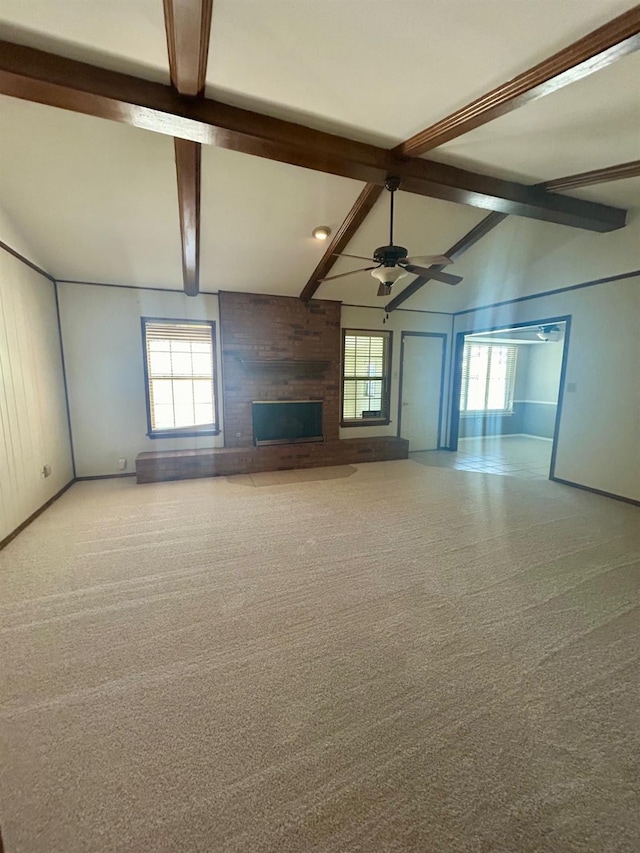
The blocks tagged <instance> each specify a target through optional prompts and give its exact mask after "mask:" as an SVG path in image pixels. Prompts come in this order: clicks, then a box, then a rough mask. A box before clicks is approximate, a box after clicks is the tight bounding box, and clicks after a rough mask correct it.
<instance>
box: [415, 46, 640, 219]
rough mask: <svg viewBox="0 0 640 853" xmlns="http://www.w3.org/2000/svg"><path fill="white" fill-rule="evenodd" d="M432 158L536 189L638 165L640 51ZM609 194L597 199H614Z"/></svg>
mask: <svg viewBox="0 0 640 853" xmlns="http://www.w3.org/2000/svg"><path fill="white" fill-rule="evenodd" d="M425 156H427V157H430V158H431V159H433V160H439V161H441V162H447V163H452V164H455V165H458V166H459V165H462V166H465V167H467V168H470V169H475V170H476V171H481V172H486V173H488V174H495V175H499V176H500V177H505V176H509V177H513V178H514V179H515V180H522V181H525V182H531V183H534V182H537V181H540V182H542V181H548V180H552V179H553V178H559V177H562V176H565V175H572V174H574V175H575V174H577V173H579V172H587V171H590V170H591V169H599V168H604V167H606V166H613V165H615V164H616V163H627V162H629V161H631V160H637V159H638V158H639V157H640V52H637V53H633V54H631V55H629V56H625V57H624V58H623V59H621V60H619V61H618V62H616V63H615V64H614V65H610V66H609V67H608V68H605V69H603V70H602V71H599V72H598V73H597V74H592V75H591V76H590V77H585V78H583V79H582V80H578V82H577V83H573V84H572V85H571V86H566V87H565V88H564V89H559V90H558V91H557V92H554V93H553V94H551V95H547V96H546V97H545V98H539V99H538V100H537V101H534V102H533V103H531V104H529V105H528V106H527V107H525V108H523V109H520V110H514V111H513V112H511V113H508V114H507V115H505V116H502V117H501V118H498V119H496V120H495V121H492V122H489V123H488V124H485V125H483V126H482V127H478V128H476V130H472V131H471V132H470V133H467V134H465V135H464V136H460V137H458V138H457V139H454V140H452V141H451V142H448V143H446V144H445V145H442V146H441V147H440V148H439V149H438V150H437V152H436V151H434V152H430V153H429V154H427V155H425ZM611 186H612V187H613V184H612V185H611ZM608 189H609V187H607V186H604V185H602V186H601V187H600V188H599V189H596V196H594V198H595V199H596V200H598V201H603V202H605V201H608V198H607V191H608ZM614 192H615V189H614ZM611 203H612V204H613V203H614V202H613V201H612V202H611ZM635 204H636V205H640V197H636V199H635Z"/></svg>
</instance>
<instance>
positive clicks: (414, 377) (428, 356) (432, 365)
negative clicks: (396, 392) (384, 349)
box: [400, 333, 445, 451]
mask: <svg viewBox="0 0 640 853" xmlns="http://www.w3.org/2000/svg"><path fill="white" fill-rule="evenodd" d="M444 341H445V338H443V337H427V336H425V335H411V334H406V333H405V334H404V335H403V337H402V364H401V370H402V395H401V399H400V435H401V436H402V438H408V439H409V450H410V451H414V450H436V449H437V447H438V431H439V426H440V409H441V399H440V395H441V392H442V370H443V367H444V364H443V359H444Z"/></svg>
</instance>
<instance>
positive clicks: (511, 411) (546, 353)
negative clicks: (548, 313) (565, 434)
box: [416, 317, 570, 480]
mask: <svg viewBox="0 0 640 853" xmlns="http://www.w3.org/2000/svg"><path fill="white" fill-rule="evenodd" d="M569 325H570V318H569V317H560V318H551V319H547V320H541V321H536V322H535V323H525V324H521V325H517V326H515V325H514V326H509V327H501V328H492V329H481V330H474V331H470V332H466V333H460V334H459V335H458V339H457V342H456V359H455V377H454V383H453V397H452V417H451V441H450V445H449V446H450V451H451V450H453V451H454V452H453V453H451V452H443V453H441V454H438V457H441V458H438V459H436V458H433V459H429V460H426V464H437V465H440V466H443V467H450V468H456V469H458V470H465V471H476V472H482V473H488V474H498V475H502V476H510V477H517V478H520V479H526V480H542V479H548V478H549V477H551V476H553V467H554V462H555V447H556V440H557V435H558V427H559V419H560V400H561V396H562V393H561V391H562V386H563V384H564V375H565V364H566V355H567V351H568V341H569ZM416 461H423V460H416Z"/></svg>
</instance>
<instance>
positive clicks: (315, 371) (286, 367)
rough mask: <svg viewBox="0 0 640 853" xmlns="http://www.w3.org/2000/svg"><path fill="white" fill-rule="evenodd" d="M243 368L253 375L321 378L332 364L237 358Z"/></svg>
mask: <svg viewBox="0 0 640 853" xmlns="http://www.w3.org/2000/svg"><path fill="white" fill-rule="evenodd" d="M236 357H237V359H238V361H239V362H240V364H241V365H242V367H243V368H244V369H245V370H246V371H249V372H251V373H269V374H274V373H280V374H295V375H296V376H321V375H322V374H323V373H325V372H326V370H327V369H328V367H329V365H330V364H331V362H330V361H329V360H328V359H323V358H245V357H244V356H236Z"/></svg>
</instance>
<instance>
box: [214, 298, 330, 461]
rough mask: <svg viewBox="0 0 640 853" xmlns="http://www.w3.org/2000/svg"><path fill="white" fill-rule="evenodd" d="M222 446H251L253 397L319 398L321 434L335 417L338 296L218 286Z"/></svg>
mask: <svg viewBox="0 0 640 853" xmlns="http://www.w3.org/2000/svg"><path fill="white" fill-rule="evenodd" d="M219 299H220V331H221V344H222V376H223V401H224V437H225V447H251V446H252V445H253V415H252V403H253V402H254V401H255V400H275V401H287V400H298V401H299V400H322V402H323V407H322V411H323V423H322V432H323V435H324V438H325V441H337V439H338V436H339V423H340V348H341V340H340V310H341V305H340V303H339V302H333V301H329V300H322V299H318V300H312V301H311V302H308V303H303V302H301V301H300V299H297V298H291V297H287V296H267V295H261V294H257V293H231V292H229V291H222V292H221V293H220V295H219Z"/></svg>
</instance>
